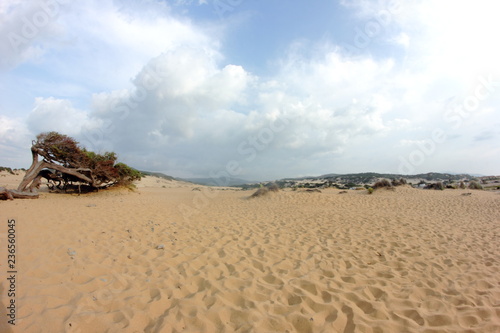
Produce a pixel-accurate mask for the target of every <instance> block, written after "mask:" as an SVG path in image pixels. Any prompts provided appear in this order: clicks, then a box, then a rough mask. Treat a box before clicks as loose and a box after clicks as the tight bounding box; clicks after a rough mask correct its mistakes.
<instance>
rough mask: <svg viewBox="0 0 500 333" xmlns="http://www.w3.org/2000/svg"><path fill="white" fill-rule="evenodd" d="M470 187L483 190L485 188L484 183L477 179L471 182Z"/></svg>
mask: <svg viewBox="0 0 500 333" xmlns="http://www.w3.org/2000/svg"><path fill="white" fill-rule="evenodd" d="M469 189H471V190H482V189H483V185H481V184H479V183H478V182H476V181H474V180H473V181H471V182H470V183H469Z"/></svg>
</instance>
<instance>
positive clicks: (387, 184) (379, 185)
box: [372, 179, 392, 190]
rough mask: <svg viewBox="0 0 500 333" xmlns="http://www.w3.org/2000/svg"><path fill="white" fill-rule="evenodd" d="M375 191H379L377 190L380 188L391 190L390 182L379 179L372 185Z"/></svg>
mask: <svg viewBox="0 0 500 333" xmlns="http://www.w3.org/2000/svg"><path fill="white" fill-rule="evenodd" d="M372 187H373V188H374V189H375V190H376V189H379V188H382V187H386V188H392V184H391V182H390V181H388V180H387V179H381V180H379V181H378V182H376V183H375V184H373V186H372Z"/></svg>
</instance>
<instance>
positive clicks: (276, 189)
mask: <svg viewBox="0 0 500 333" xmlns="http://www.w3.org/2000/svg"><path fill="white" fill-rule="evenodd" d="M267 189H268V190H269V191H271V192H279V190H280V188H279V186H278V185H277V184H275V183H273V184H270V185H268V186H267Z"/></svg>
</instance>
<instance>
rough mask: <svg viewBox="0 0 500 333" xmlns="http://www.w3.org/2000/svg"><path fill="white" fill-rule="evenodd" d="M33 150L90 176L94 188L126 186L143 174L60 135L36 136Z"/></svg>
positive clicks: (53, 161) (107, 154) (43, 134)
mask: <svg viewBox="0 0 500 333" xmlns="http://www.w3.org/2000/svg"><path fill="white" fill-rule="evenodd" d="M32 150H34V151H36V153H38V154H39V155H41V156H42V157H43V158H44V160H45V161H47V162H49V163H55V164H59V165H62V166H63V167H65V168H71V169H76V170H82V172H83V170H85V171H88V172H90V174H91V178H92V180H93V184H89V185H91V186H94V187H99V186H101V185H102V184H106V185H114V184H121V185H126V184H129V183H131V182H133V181H135V180H140V179H141V176H142V174H141V173H140V172H139V171H137V170H135V169H133V168H131V167H129V166H128V165H126V164H124V163H116V161H117V159H118V157H117V156H116V154H115V153H114V152H105V153H103V154H98V153H95V152H93V151H89V150H87V149H86V148H82V147H80V146H79V144H78V142H77V141H76V140H75V139H73V138H71V137H69V136H67V135H64V134H60V133H58V132H46V133H41V134H39V135H38V136H37V140H36V142H34V143H33V147H32Z"/></svg>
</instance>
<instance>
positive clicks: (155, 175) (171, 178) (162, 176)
mask: <svg viewBox="0 0 500 333" xmlns="http://www.w3.org/2000/svg"><path fill="white" fill-rule="evenodd" d="M140 172H141V173H142V174H143V175H145V176H153V177H158V178H163V179H166V180H175V178H174V177H172V176H169V175H166V174H164V173H161V172H151V171H140Z"/></svg>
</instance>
